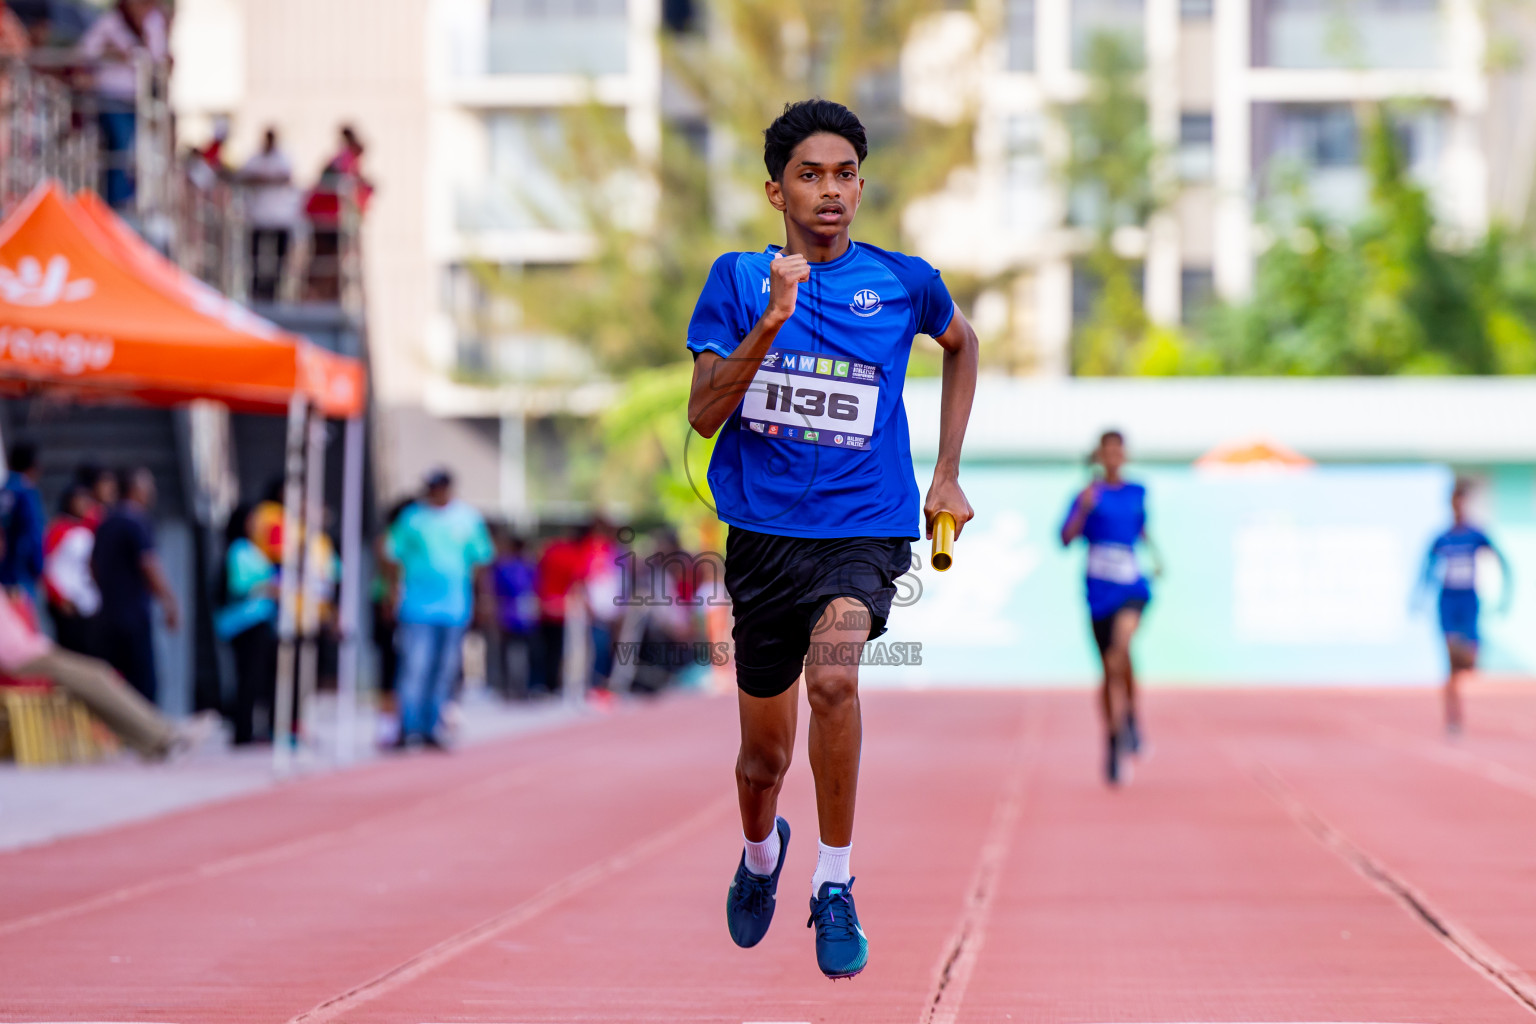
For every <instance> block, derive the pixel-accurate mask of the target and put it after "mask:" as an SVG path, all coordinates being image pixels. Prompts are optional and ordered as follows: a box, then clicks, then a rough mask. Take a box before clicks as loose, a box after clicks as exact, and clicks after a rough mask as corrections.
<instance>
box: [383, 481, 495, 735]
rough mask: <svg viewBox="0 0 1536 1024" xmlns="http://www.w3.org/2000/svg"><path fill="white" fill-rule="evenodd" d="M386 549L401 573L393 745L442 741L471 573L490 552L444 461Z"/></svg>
mask: <svg viewBox="0 0 1536 1024" xmlns="http://www.w3.org/2000/svg"><path fill="white" fill-rule="evenodd" d="M384 553H385V557H387V558H388V559H389V561H390V562H391V563H393V565H394V566H396V568H397V570H398V573H399V589H400V602H399V606H398V610H397V616H398V624H397V625H396V626H395V642H396V643H397V644H398V645H399V649H400V670H399V671H400V677H399V680H398V681H397V682H396V684H395V697H396V699H397V700H398V701H399V704H400V737H399V739H398V740H397V741H396V743H397V745H398V746H402V747H403V746H406V745H407V744H409V743H410V742H411V741H412V740H413V739H419V740H421V741H422V742H423V743H425V744H427V745H428V746H431V747H436V748H439V749H441V748H442V746H443V744H442V742H441V739H440V737H439V736H438V724H439V719H440V716H441V714H442V709H443V705H444V703H446V702H447V700H448V696H449V694H450V693H451V692H452V690H453V685H454V683H455V682H456V681H457V680H458V675H459V665H460V660H461V656H462V646H463V642H464V633H465V631H466V630H467V629H468V628H469V623H470V618H471V614H472V612H473V605H474V589H475V588H474V577H475V573H476V572H477V571H478V570H479V569H480V568H482V567H483V566H486V565H488V564H490V562H491V560H492V559H493V558H494V557H495V551H493V550H492V548H491V538H490V534H489V533H488V532H487V531H486V528H485V520H484V519H482V518H480V513H479V512H476V511H475V510H474V509H473V508H471V507H470V506H469V505H467V504H465V503H464V502H461V501H455V500H454V497H453V477H452V475H451V474H450V473H449V472H448V471H447V470H445V469H438V470H434V471H433V472H432V473H430V474H429V475H428V476H427V479H426V495H425V497H423V498H422V499H421V500H420V501H417V502H414V503H413V504H412V505H411V506H410V507H409V508H407V509H406V510H405V511H404V512H402V513H401V514H400V518H399V519H398V520H396V521H395V525H394V526H392V527H391V528H390V530H389V536H388V539H387V541H386V543H385V551H384Z"/></svg>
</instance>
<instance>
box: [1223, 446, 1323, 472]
mask: <svg viewBox="0 0 1536 1024" xmlns="http://www.w3.org/2000/svg"><path fill="white" fill-rule="evenodd" d="M1195 465H1196V466H1198V467H1199V468H1201V469H1307V468H1309V467H1311V466H1314V465H1316V463H1314V462H1313V461H1312V460H1311V459H1309V458H1307V457H1306V456H1305V455H1303V454H1301V453H1300V452H1298V451H1296V450H1295V449H1294V448H1287V447H1286V446H1285V445H1283V444H1281V443H1280V442H1278V441H1272V440H1269V439H1267V438H1250V439H1247V440H1243V441H1229V442H1227V443H1225V444H1219V445H1217V446H1216V447H1215V448H1212V449H1211V450H1210V451H1208V452H1206V453H1205V454H1204V455H1202V456H1200V457H1199V458H1198V459H1196V460H1195Z"/></svg>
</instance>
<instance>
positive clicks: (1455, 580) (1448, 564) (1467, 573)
mask: <svg viewBox="0 0 1536 1024" xmlns="http://www.w3.org/2000/svg"><path fill="white" fill-rule="evenodd" d="M1476 582H1477V556H1476V555H1474V554H1472V553H1471V552H1470V551H1466V552H1461V551H1459V552H1457V553H1456V554H1454V555H1446V556H1445V580H1444V585H1445V586H1447V587H1449V588H1450V589H1452V590H1471V589H1472V585H1473V584H1474V583H1476Z"/></svg>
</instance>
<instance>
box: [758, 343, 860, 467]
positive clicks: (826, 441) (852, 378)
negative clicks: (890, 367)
mask: <svg viewBox="0 0 1536 1024" xmlns="http://www.w3.org/2000/svg"><path fill="white" fill-rule="evenodd" d="M879 379H880V367H879V366H877V365H875V364H872V363H861V362H858V361H856V360H848V359H837V358H835V357H829V356H825V355H818V354H817V353H814V352H785V351H773V352H769V353H768V354H767V355H766V356H764V357H763V365H762V367H761V368H759V369H758V371H757V376H756V377H754V378H753V379H752V386H751V388H749V389H748V391H747V394H746V396H745V397H744V398H743V399H742V401H741V428H742V429H743V430H750V431H752V432H753V433H755V434H758V435H760V436H762V437H771V438H775V439H777V440H782V441H794V442H798V443H802V444H819V445H826V446H828V447H832V448H851V449H853V450H855V451H867V450H869V448H870V447H871V446H872V444H873V442H874V434H875V421H876V415H877V413H878V412H879V409H880V387H879V384H878V381H879Z"/></svg>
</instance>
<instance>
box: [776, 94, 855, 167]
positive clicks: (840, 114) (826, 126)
mask: <svg viewBox="0 0 1536 1024" xmlns="http://www.w3.org/2000/svg"><path fill="white" fill-rule="evenodd" d="M812 135H841V136H842V137H843V138H845V139H847V140H848V142H849V144H850V145H852V146H853V151H854V152H855V153H856V154H858V157H859V163H861V164H862V163H863V162H864V158H865V157H866V156H868V155H869V139H868V137H867V136H866V135H865V133H864V125H863V123H862V122H861V121H860V120H859V117H858V115H857V114H855V113H854V112H853V111H851V110H849V109H848V108H847V107H845V106H843V105H842V104H841V103H833V102H832V101H831V100H823V99H814V100H801V101H800V102H799V103H787V104H785V106H784V113H782V114H780V115H779V116H778V117H777V118H775V119H774V122H773V124H771V125H769V126H768V130H767V131H765V132H763V163H765V164H767V165H768V177H770V178H772V179H773V180H774V181H779V180H781V179H782V178H783V177H784V168H785V167H786V166H787V165H788V164H789V156H790V154H791V153H793V152H794V151H795V147H796V146H798V145H800V143H802V142H804V141H805V140H806V139H808V138H810V137H811V136H812Z"/></svg>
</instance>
